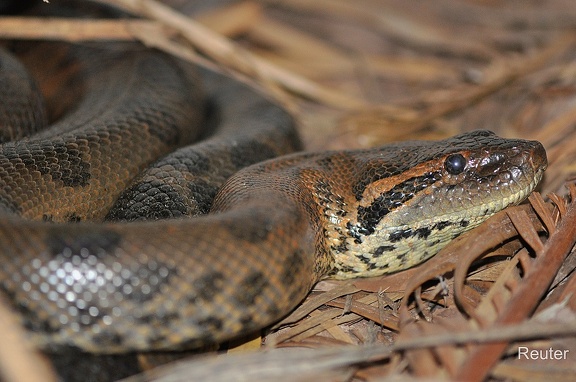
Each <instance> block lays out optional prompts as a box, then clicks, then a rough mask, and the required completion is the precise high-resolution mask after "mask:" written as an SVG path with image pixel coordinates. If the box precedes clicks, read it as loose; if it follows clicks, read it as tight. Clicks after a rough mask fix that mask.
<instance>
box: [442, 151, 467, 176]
mask: <svg viewBox="0 0 576 382" xmlns="http://www.w3.org/2000/svg"><path fill="white" fill-rule="evenodd" d="M444 167H445V168H446V171H448V172H449V173H450V174H452V175H458V174H460V173H462V171H464V168H465V167H466V158H464V157H463V156H462V155H461V154H452V155H449V156H448V158H446V161H445V162H444Z"/></svg>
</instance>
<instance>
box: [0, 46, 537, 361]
mask: <svg viewBox="0 0 576 382" xmlns="http://www.w3.org/2000/svg"><path fill="white" fill-rule="evenodd" d="M60 45H66V44H63V43H58V46H60ZM25 46H26V47H25V48H23V49H21V50H20V51H19V52H17V53H18V55H19V56H22V57H24V58H23V61H22V62H23V63H26V62H33V63H34V62H36V63H38V59H37V58H36V59H28V61H27V58H26V57H27V54H28V48H27V45H25ZM31 46H33V47H34V48H33V49H32V48H31V50H32V51H33V52H35V53H36V54H37V52H38V51H40V52H43V54H42V55H41V56H42V57H45V59H44V60H42V63H41V64H42V70H40V72H42V73H43V75H44V76H45V77H48V80H46V79H45V80H46V81H47V82H48V83H49V84H48V85H43V84H42V83H41V82H40V85H36V84H35V82H34V80H30V79H25V80H21V79H18V80H17V81H16V82H17V83H18V84H19V85H17V89H18V91H21V90H22V89H23V88H30V89H32V90H34V88H40V89H42V91H43V93H49V95H50V94H51V97H48V98H49V99H48V100H47V101H45V103H46V104H54V105H56V106H55V109H56V111H49V112H46V113H44V112H39V111H38V108H39V107H40V106H39V105H38V104H39V103H43V102H44V101H38V100H36V99H35V96H32V97H31V98H32V99H33V100H32V101H25V102H24V103H25V104H26V105H25V106H20V105H18V106H16V105H15V104H10V103H9V102H12V100H17V99H21V98H23V97H20V96H16V95H13V94H12V93H10V94H9V95H3V96H2V102H3V103H8V107H4V109H5V110H6V111H3V112H2V114H6V113H9V112H10V111H17V110H21V109H20V108H21V107H23V108H24V110H27V111H25V112H18V111H17V112H16V114H15V115H12V116H10V117H8V120H9V121H11V122H9V123H4V125H7V126H8V129H7V130H6V131H8V132H9V133H2V134H3V135H2V136H10V137H8V138H13V139H14V140H9V139H8V138H7V139H6V142H4V143H2V145H1V146H0V259H1V265H0V292H1V294H2V295H3V297H4V299H5V300H6V301H7V303H8V304H9V305H10V306H11V307H12V308H13V309H14V311H15V312H16V313H17V317H18V319H19V320H20V321H21V323H22V326H23V327H24V328H25V329H26V331H27V333H28V335H29V338H30V340H31V341H32V343H33V344H35V345H36V346H38V347H39V348H42V349H46V350H48V351H59V350H60V349H80V350H82V351H86V352H91V353H98V354H112V353H124V352H131V351H150V350H165V349H187V348H194V347H198V346H201V345H204V344H210V343H220V342H223V341H226V340H229V339H232V338H235V337H237V336H239V335H242V334H245V333H252V332H255V331H258V330H261V329H262V328H265V327H267V326H270V325H271V324H273V323H275V322H277V321H278V320H280V319H281V318H282V317H284V316H285V315H287V314H288V313H289V312H290V311H292V310H293V309H294V308H295V307H296V306H297V305H298V304H299V303H300V302H301V301H302V300H303V299H304V298H305V297H306V296H307V294H308V293H309V292H310V290H311V289H312V287H313V286H314V285H315V284H316V283H317V282H318V281H320V280H323V279H327V278H333V279H350V278H357V277H371V276H379V275H383V274H387V273H393V272H398V271H401V270H404V269H407V268H410V267H412V266H414V265H416V264H419V263H422V262H424V261H425V260H427V259H428V258H430V257H432V256H434V255H435V254H436V253H437V252H438V251H439V250H440V249H442V248H443V247H444V246H446V245H447V243H449V242H450V241H451V240H452V239H454V238H455V237H457V236H459V235H460V234H462V233H463V232H465V231H467V230H470V229H472V228H474V227H476V226H478V225H479V224H480V223H481V222H483V221H485V220H486V219H487V218H488V217H490V216H491V215H493V214H494V213H496V212H497V211H499V210H501V209H503V208H505V207H507V206H509V205H514V204H518V203H520V202H521V201H523V200H524V199H525V198H526V197H527V196H528V195H529V193H530V192H531V191H532V190H533V189H534V188H535V187H536V186H537V184H538V183H539V182H540V180H541V179H542V177H543V173H544V170H545V169H546V166H547V159H546V152H545V150H544V148H543V146H542V145H541V144H540V143H539V142H536V141H529V140H523V139H508V138H501V137H499V136H497V135H495V134H494V133H492V132H490V131H484V130H477V131H469V132H465V133H462V134H459V135H456V136H453V137H451V138H447V139H444V140H439V141H404V142H397V143H391V144H388V145H384V146H380V147H375V148H367V149H356V150H338V151H323V152H307V151H299V150H300V149H301V144H300V142H299V138H298V135H297V132H296V127H295V122H294V119H293V118H292V117H291V114H290V113H288V112H286V111H285V110H284V109H283V108H282V107H280V106H278V105H277V104H276V102H274V101H273V100H270V99H268V98H267V97H266V96H264V95H263V94H262V93H260V92H258V91H255V90H253V89H252V88H250V87H247V86H245V85H242V84H239V83H238V82H237V81H233V80H230V79H228V78H226V77H222V76H218V75H214V74H210V73H208V72H206V71H200V72H198V71H197V70H194V68H193V67H192V65H190V64H187V63H183V62H180V61H179V60H176V59H174V58H173V57H170V56H168V55H166V54H163V53H161V52H158V51H155V50H153V49H147V48H146V49H144V48H137V49H134V48H133V47H130V48H126V46H124V45H123V44H108V45H106V48H102V47H101V46H99V45H96V46H92V45H90V44H87V45H85V46H80V47H78V46H75V47H74V48H70V47H67V48H66V49H63V50H62V51H61V50H59V49H56V48H54V45H51V44H40V43H31ZM71 52H72V53H71ZM5 55H6V54H3V56H5ZM53 55H55V56H58V59H57V62H59V64H57V65H55V67H56V69H57V71H58V72H57V73H59V74H50V73H48V74H47V73H46V71H47V69H46V67H47V66H49V65H48V63H47V61H49V57H51V56H53ZM8 57H9V58H0V60H1V61H0V63H1V65H2V68H3V71H7V70H5V68H8V67H9V65H8V63H7V62H9V63H10V67H12V65H15V66H18V65H19V64H18V63H14V60H12V58H11V56H10V54H8ZM35 57H37V55H36V56H35ZM95 57H97V59H95ZM30 66H34V65H30ZM18 70H19V69H18ZM15 71H16V69H15ZM25 78H28V77H25ZM55 79H56V80H57V81H56V80H55ZM22 81H24V82H22ZM55 82H57V84H56V86H55V85H54V83H55ZM23 83H25V84H27V85H26V86H23V85H22V84H23ZM50 86H52V88H51V87H50ZM54 86H55V87H56V88H55V89H54V88H53V87H54ZM28 98H30V97H26V99H28ZM18 102H19V103H21V102H20V101H18ZM14 103H16V101H14ZM61 103H64V104H66V105H64V106H66V107H69V108H70V109H71V111H69V112H63V111H62V110H61V109H63V108H64V107H63V106H60V104H61ZM206 110H209V111H211V112H213V113H214V112H215V113H216V117H207V118H208V119H206V117H205V114H206ZM27 118H31V119H32V122H28V120H27ZM25 119H26V121H24V120H25ZM15 121H16V122H15ZM17 124H22V125H26V126H28V125H31V126H32V127H29V128H25V129H24V130H25V133H22V134H21V136H20V134H15V133H13V131H15V130H16V127H14V125H17ZM36 125H47V126H46V128H45V129H39V128H38V129H37V128H36ZM199 126H200V127H199ZM202 126H204V127H207V130H208V132H204V131H203V130H202V129H201V128H202ZM215 126H216V127H215ZM218 126H219V127H218ZM214 131H215V132H214ZM199 137H200V138H203V139H204V140H203V141H200V142H198V143H192V142H193V141H194V140H195V139H197V138H199ZM178 147H180V148H178ZM173 150H175V151H174V152H172V153H170V152H171V151H173ZM292 151H296V152H293V153H291V152H292ZM150 166H151V167H150ZM221 167H223V168H224V170H220V169H219V168H221ZM189 200H190V201H189ZM188 215H195V216H192V217H189V216H188Z"/></svg>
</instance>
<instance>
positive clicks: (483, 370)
mask: <svg viewBox="0 0 576 382" xmlns="http://www.w3.org/2000/svg"><path fill="white" fill-rule="evenodd" d="M575 243H576V201H573V202H572V203H571V204H570V205H569V206H568V209H567V212H566V215H565V216H564V217H563V219H562V220H561V222H560V224H559V226H558V228H557V232H556V234H555V235H553V236H551V237H550V239H549V240H548V241H547V242H546V244H545V246H544V248H543V249H542V251H541V252H540V253H538V254H537V256H536V259H535V260H534V261H533V262H532V263H531V266H530V267H529V268H528V269H525V270H524V271H525V272H526V276H525V277H524V278H523V279H522V281H521V282H520V283H518V285H517V286H516V287H515V288H514V290H513V294H512V296H511V297H510V299H509V300H508V301H507V303H506V305H505V306H504V307H503V308H502V310H501V311H500V312H499V314H498V317H497V318H496V320H495V321H494V322H493V324H492V325H491V326H492V327H499V326H506V325H510V324H514V323H518V322H521V321H522V320H524V319H526V318H527V317H528V315H529V314H530V313H531V312H533V311H534V309H535V308H536V306H537V304H538V302H539V301H540V299H541V298H542V296H543V295H544V293H546V291H547V289H548V287H549V285H550V284H551V282H552V280H553V278H554V275H555V274H556V272H557V271H558V269H559V268H560V266H561V265H562V262H563V261H564V258H565V257H566V255H567V254H568V252H569V251H570V250H571V249H572V247H573V246H574V244H575ZM507 345H508V343H507V342H506V341H501V342H496V343H492V344H485V345H480V346H477V347H476V348H474V349H473V350H472V351H471V353H470V355H469V356H468V357H467V359H466V360H465V361H464V362H463V364H462V365H461V366H460V368H459V370H458V373H457V374H456V375H455V378H456V380H464V379H465V380H468V381H481V380H483V379H484V378H485V377H486V375H487V374H488V373H489V371H490V369H491V368H492V366H493V365H494V364H495V363H496V362H497V361H498V359H500V357H501V355H502V353H503V351H504V350H505V349H506V346H507Z"/></svg>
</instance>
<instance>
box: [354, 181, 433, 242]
mask: <svg viewBox="0 0 576 382" xmlns="http://www.w3.org/2000/svg"><path fill="white" fill-rule="evenodd" d="M440 177H441V174H440V172H439V171H436V172H431V173H427V174H425V175H422V176H416V177H414V178H410V179H407V180H405V181H404V182H402V183H400V184H398V185H396V186H395V187H394V188H392V189H391V190H390V191H388V192H386V193H384V194H382V195H380V196H379V197H377V198H376V199H374V201H373V202H372V204H371V205H369V206H367V207H363V206H360V207H358V224H359V225H360V226H361V227H362V228H364V230H365V231H366V232H368V233H367V234H368V235H370V234H372V233H373V232H374V229H375V228H376V226H377V225H378V223H380V220H382V218H384V216H386V215H388V214H389V213H390V212H391V211H394V210H395V209H397V208H399V207H401V206H402V205H404V204H405V203H406V202H407V201H408V200H410V199H412V198H413V197H414V195H415V194H416V193H418V192H420V191H422V190H423V189H425V188H426V187H428V186H430V185H432V184H434V183H435V182H436V181H437V180H438V179H440ZM361 233H362V232H361Z"/></svg>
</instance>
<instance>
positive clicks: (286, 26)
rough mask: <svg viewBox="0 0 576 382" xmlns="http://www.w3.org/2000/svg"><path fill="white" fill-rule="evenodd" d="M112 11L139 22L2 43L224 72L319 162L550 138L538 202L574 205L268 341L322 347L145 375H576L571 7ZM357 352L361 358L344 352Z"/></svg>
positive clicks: (62, 29) (458, 245)
mask: <svg viewBox="0 0 576 382" xmlns="http://www.w3.org/2000/svg"><path fill="white" fill-rule="evenodd" d="M101 2H103V3H108V4H111V5H114V6H118V7H120V8H122V9H125V10H128V11H130V12H132V13H134V14H136V15H139V16H141V17H142V19H138V20H132V21H130V22H128V21H122V22H107V23H102V22H99V21H81V22H80V21H78V22H76V21H66V23H71V24H69V25H65V24H64V23H62V22H60V23H59V22H58V21H52V22H51V23H46V24H42V25H39V24H37V23H38V22H39V21H38V20H29V19H26V20H24V19H12V20H6V19H4V20H0V31H2V32H0V33H2V34H4V36H5V37H11V38H14V37H15V35H19V36H21V37H23V38H26V37H30V33H36V34H37V33H38V31H39V30H41V31H42V33H44V34H45V35H50V36H52V37H57V38H65V39H70V40H78V39H86V38H88V39H92V38H99V37H113V38H119V39H136V40H140V41H142V42H144V43H145V44H147V45H151V46H155V47H158V48H160V49H163V50H165V51H167V52H170V53H172V54H175V55H178V56H180V57H183V58H185V59H187V60H190V61H193V62H196V63H198V64H200V65H205V66H209V67H212V68H217V69H218V70H221V71H225V72H228V73H230V74H231V75H234V76H236V77H237V78H239V79H241V80H243V81H247V82H250V83H252V84H253V85H254V86H257V87H259V88H261V89H262V90H263V91H265V92H268V93H269V94H270V95H272V96H274V97H276V98H277V99H278V100H279V102H281V103H283V104H284V105H286V107H288V108H289V109H290V110H292V111H293V112H294V114H295V115H296V116H297V117H298V120H299V121H300V128H301V133H302V136H303V137H304V139H305V143H306V145H307V147H308V148H310V149H333V148H342V147H363V146H373V145H377V144H382V143H386V142H392V141H395V140H404V139H429V138H440V137H445V136H449V135H452V134H454V133H457V132H461V131H468V130H473V129H479V128H488V129H490V130H494V131H496V132H497V133H499V134H500V135H503V136H510V137H521V138H527V139H538V140H540V141H541V142H542V143H543V144H544V146H545V147H546V149H547V152H548V158H549V169H548V170H547V172H546V177H545V180H544V182H543V184H542V185H541V189H540V191H541V193H542V194H543V195H548V194H549V193H551V192H554V193H556V194H558V195H561V196H563V197H564V196H566V197H567V199H562V198H561V197H555V196H552V197H551V198H550V199H551V201H552V202H553V203H550V202H548V204H545V203H544V201H543V200H542V199H541V198H539V197H538V196H533V197H532V199H531V206H532V207H531V206H528V205H525V206H522V207H518V208H516V209H513V210H510V211H507V212H503V213H501V214H498V215H497V216H495V217H494V218H492V219H490V221H489V222H487V223H486V224H485V225H483V226H481V227H479V228H478V229H476V230H473V231H471V232H470V233H468V234H466V235H463V236H462V237H461V238H459V239H457V240H456V241H455V242H454V243H452V244H451V245H450V246H449V247H447V248H446V249H445V250H443V251H442V253H441V254H439V255H438V256H437V257H435V258H434V259H433V260H432V261H429V262H427V263H425V264H423V265H421V266H419V267H418V268H415V269H412V270H409V271H407V272H402V273H399V274H396V275H393V276H391V277H383V278H377V279H368V280H357V281H354V282H347V283H336V282H323V283H321V284H319V285H318V286H317V289H316V290H315V291H314V292H313V293H312V294H311V296H310V298H309V299H308V300H307V301H306V302H305V303H304V304H303V305H302V306H301V307H300V308H299V309H298V310H297V311H296V312H294V313H293V314H292V315H291V316H290V317H288V318H287V319H286V320H284V322H283V323H281V324H280V325H278V326H277V327H276V328H273V330H272V331H271V333H270V334H269V335H268V336H266V337H265V338H264V339H263V340H264V341H263V342H264V343H265V346H266V348H267V349H271V348H278V347H292V348H293V347H299V348H320V349H317V350H316V351H313V352H308V351H301V350H299V351H296V352H294V351H292V352H291V351H287V352H285V353H284V352H282V353H277V351H269V352H268V353H255V354H254V355H253V354H250V353H248V354H246V351H244V350H241V351H240V354H239V355H237V354H235V355H228V356H226V357H223V358H218V359H217V360H216V359H211V358H210V359H208V360H206V359H201V360H200V361H196V362H194V361H191V362H190V361H188V362H187V363H185V364H181V366H178V367H177V368H176V369H168V370H167V371H163V370H161V371H158V372H156V373H155V374H151V375H150V376H149V378H150V379H154V378H158V379H161V378H166V375H167V374H165V373H171V374H172V375H180V376H181V378H182V380H189V379H190V378H192V375H196V377H197V378H201V377H202V376H203V375H204V376H205V375H209V376H210V377H211V378H213V379H216V378H217V377H220V378H222V380H225V379H226V378H228V377H229V376H230V375H234V376H240V375H243V376H245V377H246V378H249V379H250V380H268V379H272V378H273V379H274V380H290V381H293V380H313V379H314V380H319V379H326V380H328V379H329V380H335V381H336V380H368V381H376V380H381V379H384V378H385V377H390V376H393V377H396V378H402V379H404V378H406V379H409V378H414V377H426V378H429V379H435V380H444V379H454V380H463V379H466V380H482V379H486V378H488V379H490V378H491V379H509V380H524V379H525V378H526V376H529V377H531V378H535V379H540V380H544V379H551V378H554V379H555V380H558V379H565V380H574V379H576V368H575V367H574V359H573V357H576V355H574V354H576V342H575V337H576V315H575V309H576V298H575V297H574V295H573V293H572V291H574V289H575V285H574V283H575V282H576V281H575V280H576V278H575V277H574V275H573V269H574V263H575V261H574V256H573V254H574V241H575V238H576V233H575V228H574V227H576V215H575V214H576V205H575V204H574V202H572V203H569V200H572V201H573V200H574V198H575V196H576V195H574V193H575V191H574V189H572V196H571V198H570V197H568V196H567V195H568V192H567V189H566V188H565V186H564V185H565V184H566V183H567V182H573V181H574V179H576V176H575V174H576V165H575V163H576V128H575V126H576V102H575V100H576V97H575V95H576V66H575V64H574V58H575V56H576V34H575V33H574V27H575V26H576V21H575V20H576V8H574V7H573V4H572V2H571V1H570V0H548V1H544V2H539V3H538V4H535V3H527V2H515V1H491V0H462V1H457V2H455V1H447V0H437V1H434V2H429V1H413V2H395V1H376V0H359V1H354V2H351V1H346V0H320V1H314V2H312V1H306V0H284V1H274V0H261V1H240V2H235V3H234V4H233V5H222V6H212V7H210V9H203V10H197V9H195V8H194V7H192V5H191V3H190V2H188V1H185V0H181V1H178V0H171V1H164V2H162V3H160V2H156V1H152V0H103V1H101ZM10 23H12V24H10ZM34 23H36V24H34ZM27 31H28V32H27ZM35 37H38V36H37V35H35ZM480 258H481V259H482V260H481V261H478V259H480ZM260 341H261V340H260V339H256V344H257V346H259V345H260ZM253 343H254V342H253ZM350 344H354V345H359V344H363V345H365V346H360V347H345V346H340V345H350ZM520 345H522V346H528V347H529V348H531V349H540V348H542V349H548V348H550V347H552V348H554V349H567V350H570V353H569V357H568V359H567V360H564V361H561V360H541V361H530V362H526V361H525V360H521V359H518V357H516V356H515V354H516V353H517V351H518V347H519V346H520ZM241 349H243V348H241ZM248 365H250V366H249V367H248ZM189 368H192V369H189ZM192 373H196V374H192ZM203 373H204V374H203ZM227 373H232V374H227ZM183 375H184V376H185V377H182V376H183ZM227 376H228V377H227Z"/></svg>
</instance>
